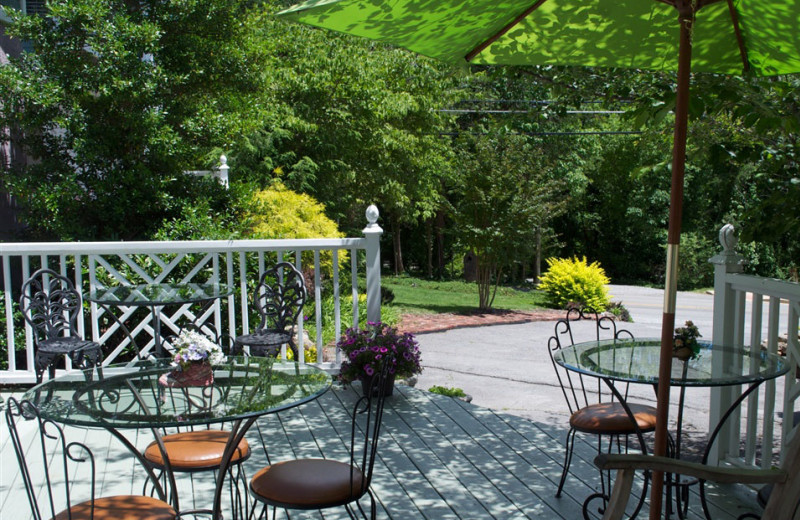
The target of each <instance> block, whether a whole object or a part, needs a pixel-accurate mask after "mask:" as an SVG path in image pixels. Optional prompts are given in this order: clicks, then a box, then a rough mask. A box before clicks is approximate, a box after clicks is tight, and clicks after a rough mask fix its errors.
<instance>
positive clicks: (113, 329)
mask: <svg viewBox="0 0 800 520" xmlns="http://www.w3.org/2000/svg"><path fill="white" fill-rule="evenodd" d="M366 216H367V221H368V224H367V227H366V228H365V229H364V230H363V233H364V236H363V237H361V238H342V239H302V240H231V241H222V240H215V241H186V242H72V243H61V242H58V243H3V244H0V264H1V265H2V282H3V287H5V288H12V290H6V291H5V294H4V296H5V318H6V330H5V331H0V341H4V342H5V344H6V345H7V347H8V348H7V360H6V361H7V365H8V366H7V369H6V370H1V371H0V383H29V382H33V381H34V379H35V378H34V373H33V353H34V350H33V337H32V334H31V330H30V327H29V326H27V325H24V326H22V327H24V332H25V335H24V355H23V356H21V357H22V358H23V359H24V363H23V362H22V360H20V361H19V362H18V359H17V358H18V356H17V355H16V354H15V350H17V349H18V348H19V347H20V345H18V344H16V342H15V337H18V336H19V334H18V331H19V328H20V327H21V325H20V323H19V320H16V322H15V320H14V318H13V313H12V309H13V308H15V307H16V305H15V302H16V301H17V300H18V299H19V294H18V291H19V287H20V285H21V282H22V281H24V280H26V279H27V278H28V277H29V276H30V274H31V273H33V272H34V271H35V270H36V269H38V268H40V267H42V266H48V267H49V268H51V269H53V270H55V271H57V272H60V273H62V274H64V275H67V276H69V277H70V278H71V279H72V280H73V281H74V283H75V286H76V287H79V288H80V290H81V292H84V293H85V292H87V291H88V290H90V289H94V288H98V287H103V286H106V285H116V284H119V285H131V284H138V283H158V282H174V283H189V282H213V283H225V284H229V285H231V286H233V287H234V288H235V291H234V293H233V294H232V295H230V296H228V297H227V298H224V299H222V300H217V301H215V302H214V303H213V304H212V305H211V306H210V307H208V308H206V309H204V310H203V311H202V312H198V311H197V306H196V305H195V306H191V305H183V306H180V307H179V308H177V310H176V309H174V308H170V309H166V308H165V309H163V311H164V312H163V313H162V314H161V318H162V324H161V327H162V329H163V334H164V335H169V334H172V333H177V332H179V330H180V323H181V322H184V323H185V322H186V321H187V320H188V321H191V322H193V323H194V324H195V325H196V326H200V327H201V328H205V329H207V330H213V331H215V332H217V333H221V334H224V335H228V336H230V337H235V336H237V335H238V334H246V333H248V332H249V331H250V330H251V328H252V327H253V326H254V325H255V324H253V323H251V322H250V319H249V317H250V316H251V315H252V312H251V309H250V304H251V301H250V297H249V296H250V292H251V290H252V288H253V287H254V285H255V282H256V281H257V280H258V279H259V278H260V276H261V274H262V273H263V272H264V270H265V269H266V268H268V267H269V266H270V265H272V263H274V262H278V261H289V262H292V263H294V264H295V265H296V266H297V267H298V268H299V269H300V270H301V271H305V272H306V273H307V276H308V274H309V273H313V274H312V275H311V276H313V282H314V283H313V290H312V292H311V293H310V294H309V298H308V300H307V301H306V304H305V307H304V312H303V313H301V315H300V317H299V319H298V324H297V328H298V337H299V338H303V332H304V329H305V330H307V329H308V327H307V325H306V323H305V320H304V315H305V316H308V315H309V314H310V313H311V312H310V311H311V310H312V309H313V310H314V311H315V312H314V315H315V317H316V321H315V322H314V325H315V329H316V337H315V338H310V339H311V341H312V342H313V344H314V346H315V347H316V355H317V358H316V362H317V363H322V364H324V365H326V366H327V367H328V368H335V367H336V366H337V365H338V363H339V362H340V359H339V353H338V352H335V357H334V358H333V359H328V360H323V358H322V355H323V346H324V345H323V338H322V329H323V326H325V325H330V324H326V323H323V322H322V320H323V312H322V305H323V296H324V297H325V300H326V301H328V300H327V298H329V297H332V298H333V307H334V312H333V318H332V319H333V321H334V323H333V326H334V328H335V338H338V337H339V335H340V334H341V333H342V332H343V328H346V327H350V326H355V325H357V324H358V323H357V320H358V316H359V306H360V305H361V306H363V303H360V302H359V296H360V294H359V291H358V280H359V278H362V279H363V278H366V307H367V309H366V310H367V319H368V320H369V321H380V316H381V308H380V297H381V295H380V285H381V280H380V236H381V234H382V233H383V230H382V229H381V228H380V227H379V226H378V224H377V219H378V210H377V208H375V206H370V207H369V208H368V209H367V212H366ZM328 254H329V255H330V258H331V260H332V262H331V263H332V271H331V272H330V274H329V276H330V284H329V285H326V286H328V287H331V289H330V292H331V294H330V295H328V294H326V295H323V294H322V286H323V284H322V283H321V282H322V278H323V276H324V274H323V273H322V272H321V269H320V256H321V255H328ZM345 255H347V257H346V260H347V261H345ZM340 264H343V265H346V264H349V265H350V269H349V272H346V273H343V272H341V267H340ZM304 268H305V269H304ZM348 276H349V283H345V284H342V283H341V280H343V279H345V280H346V278H345V277H348ZM341 286H345V287H352V289H351V290H349V292H348V293H347V294H345V292H347V291H342V290H340V287H341ZM362 296H363V293H362ZM12 304H13V305H12ZM345 305H349V306H351V308H352V311H353V314H352V315H353V323H342V319H341V316H342V309H343V308H344V306H345ZM84 306H85V307H86V309H87V311H86V312H84V317H85V319H84V320H79V322H78V328H79V332H80V333H81V335H83V336H84V337H87V338H91V339H93V340H94V341H97V342H98V343H101V344H103V345H104V363H105V364H109V363H113V362H114V361H115V359H116V358H117V357H118V356H119V355H120V354H121V353H122V352H124V351H125V349H126V348H127V347H128V346H129V344H130V342H131V341H135V342H136V345H137V347H138V348H140V349H143V350H149V349H151V348H152V347H153V342H154V336H155V334H154V328H153V326H154V323H153V319H152V315H151V313H149V312H141V311H137V308H135V307H120V308H119V309H117V311H118V312H115V314H114V317H115V319H111V318H112V317H111V316H108V315H106V313H108V312H114V311H112V310H110V309H107V308H103V307H99V306H98V305H96V304H88V303H85V305H84ZM173 307H177V306H173ZM121 323H124V324H125V328H127V329H128V333H123V329H122V328H121ZM297 347H298V349H299V357H300V359H301V360H302V359H304V350H305V345H304V342H303V341H298V342H297ZM67 368H71V367H70V366H69V362H68V361H67Z"/></svg>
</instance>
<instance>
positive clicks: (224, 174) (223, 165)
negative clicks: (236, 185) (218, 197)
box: [217, 155, 231, 190]
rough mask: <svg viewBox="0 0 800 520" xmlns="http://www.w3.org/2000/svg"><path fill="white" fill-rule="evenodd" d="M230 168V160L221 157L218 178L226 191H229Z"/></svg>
mask: <svg viewBox="0 0 800 520" xmlns="http://www.w3.org/2000/svg"><path fill="white" fill-rule="evenodd" d="M230 168H231V167H230V166H228V158H227V157H225V156H224V155H220V156H219V168H217V178H218V179H219V182H221V183H222V184H224V185H225V189H226V190H227V189H228V170H230Z"/></svg>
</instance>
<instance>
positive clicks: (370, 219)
mask: <svg viewBox="0 0 800 520" xmlns="http://www.w3.org/2000/svg"><path fill="white" fill-rule="evenodd" d="M366 215H367V229H370V230H374V229H375V228H376V227H377V228H378V229H380V226H378V217H379V216H380V212H379V211H378V207H377V206H376V205H375V204H370V205H369V207H368V208H367V211H366ZM381 231H383V230H381Z"/></svg>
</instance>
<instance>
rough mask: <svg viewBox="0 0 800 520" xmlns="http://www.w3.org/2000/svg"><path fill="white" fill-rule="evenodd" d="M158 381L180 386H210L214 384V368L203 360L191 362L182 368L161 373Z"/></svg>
mask: <svg viewBox="0 0 800 520" xmlns="http://www.w3.org/2000/svg"><path fill="white" fill-rule="evenodd" d="M158 382H159V383H160V384H162V385H163V386H169V387H174V388H181V387H186V386H210V385H212V384H214V368H213V367H212V366H211V364H210V363H207V362H205V361H203V362H199V363H191V364H190V365H189V366H188V367H186V368H184V369H175V370H173V371H172V372H168V373H166V374H163V375H162V376H161V377H160V378H159V379H158Z"/></svg>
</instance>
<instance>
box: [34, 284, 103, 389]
mask: <svg viewBox="0 0 800 520" xmlns="http://www.w3.org/2000/svg"><path fill="white" fill-rule="evenodd" d="M19 306H20V310H21V311H22V315H23V316H24V317H25V320H26V321H27V322H28V323H29V324H30V326H31V328H32V329H33V332H34V347H35V354H34V370H35V371H36V382H37V383H40V382H41V381H42V377H43V376H44V371H45V370H48V371H49V375H50V378H53V377H54V376H55V371H56V361H57V360H58V358H59V357H61V356H64V357H67V356H68V357H69V358H70V359H71V360H72V364H73V365H74V366H75V367H77V368H90V367H92V366H95V365H96V364H98V363H99V362H100V360H101V358H102V350H101V348H100V345H99V344H97V343H95V342H93V341H88V340H85V339H83V338H81V337H80V336H79V335H78V329H77V321H78V316H82V313H83V307H82V302H81V294H80V293H79V292H78V291H77V290H76V289H75V286H74V285H73V284H72V282H71V281H70V280H69V278H66V277H64V276H61V275H60V274H58V273H57V272H55V271H52V270H50V269H39V270H38V271H36V272H35V273H33V274H32V275H31V277H30V278H29V279H28V280H27V281H26V282H25V283H24V284H23V286H22V293H21V295H20V297H19Z"/></svg>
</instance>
